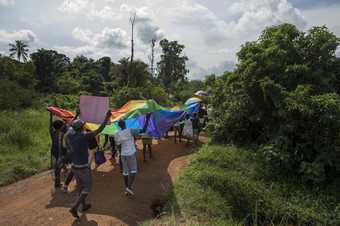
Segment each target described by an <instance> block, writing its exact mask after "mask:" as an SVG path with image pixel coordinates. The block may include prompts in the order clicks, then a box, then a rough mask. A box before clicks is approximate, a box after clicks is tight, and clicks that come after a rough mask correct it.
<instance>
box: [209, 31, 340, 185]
mask: <svg viewBox="0 0 340 226" xmlns="http://www.w3.org/2000/svg"><path fill="white" fill-rule="evenodd" d="M338 46H339V38H337V37H336V36H335V35H334V34H333V33H331V32H330V31H329V30H328V29H327V28H326V27H314V28H312V29H311V30H309V31H307V32H301V31H299V30H298V29H297V28H296V27H295V26H294V25H291V24H281V25H278V26H273V27H270V28H267V29H265V30H264V31H263V32H262V34H261V36H260V37H259V39H258V40H257V41H254V42H248V43H246V44H245V45H243V46H242V48H241V50H240V51H239V52H238V54H237V55H238V65H237V67H236V70H235V71H234V72H233V73H226V74H225V75H223V76H222V77H218V78H214V79H213V80H214V81H213V82H212V85H213V86H214V89H212V90H211V91H212V93H213V95H212V98H211V99H212V105H213V109H214V110H213V114H212V115H213V117H212V120H211V123H210V124H209V128H210V131H211V135H212V137H213V139H214V140H215V141H218V142H226V143H234V144H242V145H244V144H251V145H260V146H261V149H260V150H261V151H262V154H263V155H264V156H265V157H266V160H268V162H270V163H271V164H270V165H271V166H274V167H277V168H275V170H274V171H276V172H277V171H278V170H280V171H283V172H285V173H287V174H289V175H296V176H300V177H301V178H302V179H304V180H306V181H309V182H314V183H319V182H322V181H325V180H333V179H334V178H336V175H339V173H340V161H339V158H338V155H339V149H338V147H339V145H340V144H339V139H338V138H339V137H340V132H339V130H338V128H339V127H340V117H339V115H340V96H339V88H338V87H337V86H336V84H339V81H340V74H339V71H340V63H339V62H340V61H339V58H337V56H336V54H335V51H336V49H337V47H338ZM209 80H210V79H209ZM209 83H210V81H209ZM210 86H211V85H210Z"/></svg>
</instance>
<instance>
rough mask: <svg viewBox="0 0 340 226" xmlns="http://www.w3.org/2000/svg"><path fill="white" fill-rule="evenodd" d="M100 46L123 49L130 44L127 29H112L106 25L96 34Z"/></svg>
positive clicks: (96, 40) (97, 43) (95, 37)
mask: <svg viewBox="0 0 340 226" xmlns="http://www.w3.org/2000/svg"><path fill="white" fill-rule="evenodd" d="M94 40H95V43H96V45H97V46H98V47H103V48H118V49H123V48H126V47H127V46H128V37H127V33H126V31H124V30H123V29H121V28H115V29H110V28H107V27H105V28H104V29H103V30H102V32H101V33H100V34H96V35H95V36H94Z"/></svg>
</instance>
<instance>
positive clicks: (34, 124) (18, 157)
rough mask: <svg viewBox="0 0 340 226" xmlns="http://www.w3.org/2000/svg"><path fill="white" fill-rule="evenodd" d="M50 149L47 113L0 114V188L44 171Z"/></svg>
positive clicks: (21, 112) (30, 111)
mask: <svg viewBox="0 0 340 226" xmlns="http://www.w3.org/2000/svg"><path fill="white" fill-rule="evenodd" d="M49 150H50V137H49V133H48V114H47V112H44V111H38V110H24V111H20V112H12V111H3V112H0V185H6V184H9V183H12V182H14V181H17V180H19V179H22V178H25V177H28V176H31V175H33V174H35V173H37V172H40V171H42V170H45V169H47V168H48V166H49V163H50V155H49Z"/></svg>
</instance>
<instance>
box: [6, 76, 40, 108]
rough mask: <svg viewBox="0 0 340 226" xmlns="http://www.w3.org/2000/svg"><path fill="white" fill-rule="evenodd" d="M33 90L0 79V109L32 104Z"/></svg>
mask: <svg viewBox="0 0 340 226" xmlns="http://www.w3.org/2000/svg"><path fill="white" fill-rule="evenodd" d="M33 98H34V90H29V89H25V88H23V87H21V86H19V85H18V83H16V82H14V81H10V80H6V79H4V80H0V110H5V109H11V110H13V109H19V108H23V107H29V106H31V105H32V99H33Z"/></svg>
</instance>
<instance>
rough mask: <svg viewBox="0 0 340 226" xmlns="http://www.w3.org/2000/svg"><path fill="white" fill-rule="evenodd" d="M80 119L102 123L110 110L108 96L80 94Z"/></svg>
mask: <svg viewBox="0 0 340 226" xmlns="http://www.w3.org/2000/svg"><path fill="white" fill-rule="evenodd" d="M79 108H80V116H79V117H80V119H81V120H83V121H85V122H92V123H97V124H100V123H102V122H103V121H104V119H105V116H106V112H107V111H108V110H109V98H108V97H96V96H80V104H79Z"/></svg>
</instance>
